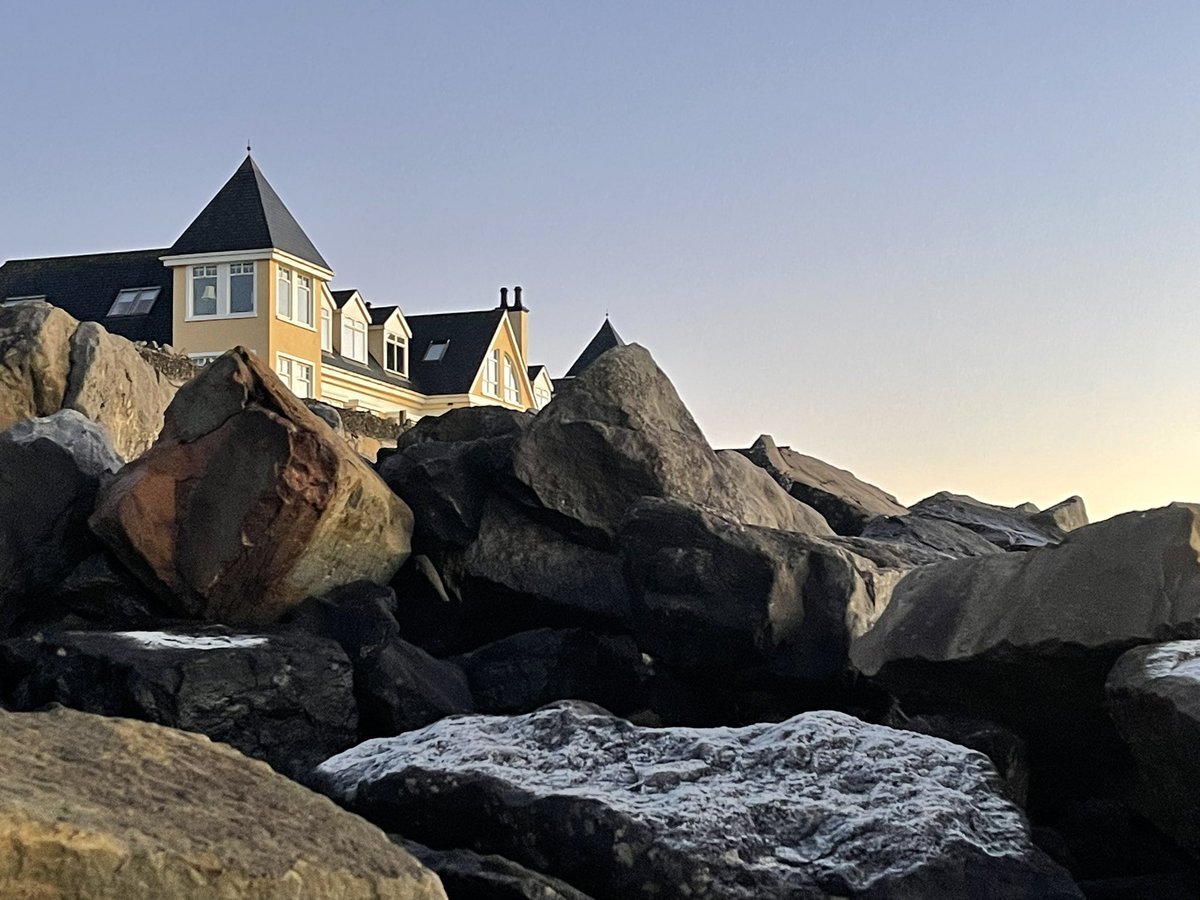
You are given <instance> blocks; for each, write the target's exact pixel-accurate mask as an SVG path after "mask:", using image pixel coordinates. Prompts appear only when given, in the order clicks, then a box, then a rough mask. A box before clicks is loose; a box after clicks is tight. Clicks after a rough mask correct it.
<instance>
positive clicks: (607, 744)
mask: <svg viewBox="0 0 1200 900" xmlns="http://www.w3.org/2000/svg"><path fill="white" fill-rule="evenodd" d="M319 779H320V783H321V785H322V788H323V789H324V790H325V791H326V792H327V793H329V794H330V795H331V796H333V797H334V798H335V799H337V800H339V801H340V802H342V803H344V804H346V805H347V806H348V807H349V808H351V809H352V810H354V811H356V812H359V813H361V814H362V815H365V816H366V817H367V818H369V819H372V820H373V821H375V822H377V823H378V824H381V825H382V826H383V827H385V828H396V829H398V830H399V829H401V828H402V829H403V832H404V834H405V835H406V836H408V837H411V838H412V839H414V840H418V841H421V842H422V843H426V844H430V845H432V846H458V847H468V848H470V849H473V850H475V851H477V852H481V853H499V854H501V855H502V856H505V857H507V858H510V859H513V860H515V861H516V862H518V863H521V864H522V865H527V866H530V867H531V868H534V869H536V870H538V871H542V872H546V873H548V874H550V875H553V876H555V877H558V878H561V879H563V880H564V881H566V882H567V883H569V884H571V885H573V886H575V887H577V888H578V889H580V890H582V891H585V892H587V893H589V894H593V895H595V896H599V897H627V898H639V897H645V898H662V897H667V896H671V897H685V896H686V897H691V898H714V900H715V898H721V900H738V898H747V900H749V898H754V900H766V898H775V897H778V898H783V897H789V898H796V897H802V898H834V897H870V898H876V900H886V898H901V897H903V898H913V897H921V898H926V900H937V898H960V897H964V896H971V897H979V898H1000V897H1005V898H1007V897H1012V898H1017V897H1020V898H1029V897H1039V898H1068V897H1071V898H1075V897H1080V896H1081V895H1080V894H1079V892H1078V891H1077V890H1076V889H1075V887H1074V885H1073V883H1072V882H1071V879H1070V878H1069V877H1068V876H1067V874H1066V873H1065V872H1064V871H1062V870H1061V869H1058V868H1057V867H1056V866H1054V865H1053V864H1052V863H1050V862H1049V860H1047V859H1046V858H1045V857H1043V856H1042V855H1041V853H1040V852H1039V851H1038V850H1037V849H1035V848H1034V846H1033V845H1032V843H1031V842H1030V838H1029V831H1028V826H1027V824H1026V822H1025V820H1024V818H1023V816H1022V815H1021V812H1020V811H1019V810H1018V809H1017V808H1016V807H1015V806H1013V805H1012V803H1010V802H1009V801H1008V800H1007V799H1005V798H1004V797H1003V796H1002V795H1001V793H1000V791H999V784H998V779H997V777H996V774H995V772H994V771H993V770H992V767H991V764H990V763H989V762H988V761H987V759H986V757H984V756H983V755H982V754H979V753H975V752H974V751H970V750H966V749H964V748H962V747H957V746H955V745H953V744H949V743H946V742H944V741H941V740H937V739H935V738H929V737H925V736H923V735H915V734H912V733H910V732H903V731H896V730H893V729H890V728H885V727H882V726H876V725H867V724H865V723H863V722H860V721H858V720H856V719H853V718H851V717H849V716H846V715H843V714H841V713H835V712H816V713H806V714H803V715H800V716H796V717H794V718H792V719H789V720H787V721H786V722H783V723H780V724H764V725H754V726H750V727H746V728H739V729H730V728H721V729H690V728H654V729H652V728H639V727H637V726H634V725H632V724H630V723H629V722H626V721H624V720H622V719H618V718H616V717H613V716H611V715H609V714H606V713H603V712H602V711H600V710H598V708H596V707H590V708H589V707H586V706H579V705H575V704H563V705H559V706H556V707H549V708H546V709H543V710H540V711H538V712H536V713H532V714H530V715H527V716H515V717H479V716H464V717H459V718H454V719H447V720H445V721H444V722H441V723H438V724H437V725H434V726H430V728H428V729H425V730H423V731H420V732H412V733H410V734H408V735H402V736H400V737H398V738H390V739H379V740H375V741H368V742H367V743H365V744H362V745H361V746H359V747H356V748H354V749H352V750H349V751H347V752H345V753H343V754H341V755H339V756H336V757H334V758H333V759H330V760H328V761H327V762H326V763H324V764H323V765H322V766H321V768H320V770H319Z"/></svg>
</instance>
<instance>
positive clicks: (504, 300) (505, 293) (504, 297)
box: [500, 287, 508, 309]
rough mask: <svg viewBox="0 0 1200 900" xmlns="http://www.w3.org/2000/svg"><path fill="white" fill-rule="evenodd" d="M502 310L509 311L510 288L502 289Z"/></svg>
mask: <svg viewBox="0 0 1200 900" xmlns="http://www.w3.org/2000/svg"><path fill="white" fill-rule="evenodd" d="M500 308H501V309H508V288H506V287H502V288H500Z"/></svg>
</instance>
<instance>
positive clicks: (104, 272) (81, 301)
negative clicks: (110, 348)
mask: <svg viewBox="0 0 1200 900" xmlns="http://www.w3.org/2000/svg"><path fill="white" fill-rule="evenodd" d="M166 252H167V251H166V250H162V249H157V250H130V251H127V252H123V253H89V254H86V255H83V256H53V257H46V258H43V259H10V260H9V261H8V262H6V263H5V264H4V265H3V266H0V300H3V299H5V298H6V297H20V296H28V295H30V294H43V295H45V297H46V300H47V301H48V302H50V303H53V304H54V305H55V306H58V307H61V308H62V309H65V310H66V311H67V312H69V313H70V314H71V315H72V316H74V317H75V318H76V319H79V320H80V321H83V322H99V323H100V324H101V325H103V326H104V327H105V328H106V329H107V330H108V331H110V332H112V333H113V334H119V335H122V336H123V337H127V338H129V339H130V340H133V341H158V342H159V343H162V344H169V343H171V329H172V325H171V307H172V298H171V294H172V283H171V270H170V269H168V268H166V267H165V266H164V265H163V264H162V262H161V261H160V259H159V257H160V256H163V255H164V254H165V253H166ZM136 287H158V288H159V289H160V290H159V294H158V298H157V299H156V300H155V301H154V306H153V307H152V308H151V309H150V312H148V313H146V314H145V315H141V316H111V317H110V316H109V315H108V311H109V309H110V308H111V307H112V304H113V301H114V300H115V299H116V298H117V293H118V292H119V291H121V290H122V289H123V288H136Z"/></svg>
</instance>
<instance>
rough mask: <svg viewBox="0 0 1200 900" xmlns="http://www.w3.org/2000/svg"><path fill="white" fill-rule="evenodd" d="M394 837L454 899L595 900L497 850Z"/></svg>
mask: <svg viewBox="0 0 1200 900" xmlns="http://www.w3.org/2000/svg"><path fill="white" fill-rule="evenodd" d="M391 837H392V840H393V841H395V842H396V843H397V844H399V845H400V846H401V847H403V848H404V849H405V850H407V851H408V852H409V853H411V854H412V855H413V856H415V857H416V858H417V859H418V860H419V861H420V862H421V863H422V864H423V865H425V866H427V867H428V868H430V869H432V870H433V871H435V872H437V874H438V877H439V878H441V879H442V887H444V888H445V889H446V896H447V897H449V898H450V900H592V898H590V897H589V896H588V895H587V894H585V893H583V892H582V891H577V890H575V888H573V887H571V886H570V885H569V884H567V883H566V882H565V881H560V880H559V879H557V878H551V877H550V876H549V875H543V874H542V873H541V872H535V871H533V870H532V869H527V868H526V867H525V866H522V865H520V864H519V863H515V862H513V861H512V860H511V859H505V858H504V857H503V856H497V855H496V854H494V853H490V854H487V855H483V854H480V853H474V852H472V851H470V850H461V849H458V850H433V849H431V848H429V847H426V846H425V845H424V844H418V843H417V842H416V841H406V840H404V839H403V838H400V837H397V836H395V835H392V836H391Z"/></svg>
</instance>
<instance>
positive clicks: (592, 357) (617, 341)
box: [563, 318, 625, 378]
mask: <svg viewBox="0 0 1200 900" xmlns="http://www.w3.org/2000/svg"><path fill="white" fill-rule="evenodd" d="M624 346H625V342H624V341H623V340H621V336H620V335H619V334H617V329H615V328H613V327H612V322H610V321H608V319H607V318H606V319H605V320H604V324H603V325H601V326H600V330H599V331H597V332H596V334H595V336H594V337H593V338H592V339H591V341H589V342H588V345H587V346H586V347H584V348H583V352H582V353H580V354H579V357H578V358H577V359H576V360H575V362H574V363H572V364H571V368H569V369H567V374H566V375H564V376H563V377H564V378H574V377H575V376H576V375H578V374H579V373H580V372H582V371H583V370H584V369H586V368H587V367H588V366H590V365H591V364H592V363H594V362H595V361H596V358H597V357H599V356H600V354H602V353H604V352H605V351H606V350H611V349H612V348H613V347H624Z"/></svg>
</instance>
